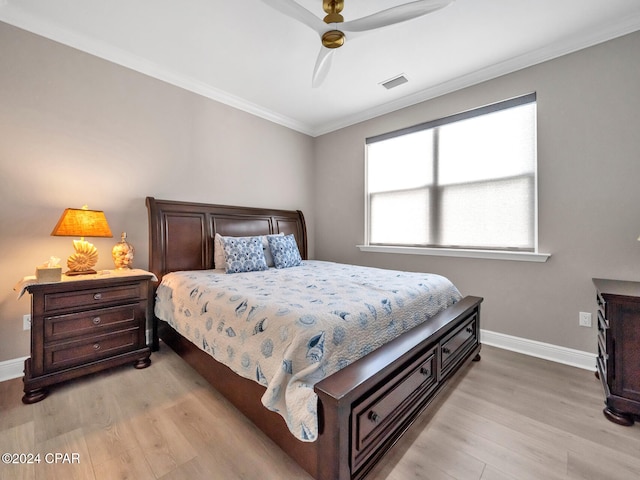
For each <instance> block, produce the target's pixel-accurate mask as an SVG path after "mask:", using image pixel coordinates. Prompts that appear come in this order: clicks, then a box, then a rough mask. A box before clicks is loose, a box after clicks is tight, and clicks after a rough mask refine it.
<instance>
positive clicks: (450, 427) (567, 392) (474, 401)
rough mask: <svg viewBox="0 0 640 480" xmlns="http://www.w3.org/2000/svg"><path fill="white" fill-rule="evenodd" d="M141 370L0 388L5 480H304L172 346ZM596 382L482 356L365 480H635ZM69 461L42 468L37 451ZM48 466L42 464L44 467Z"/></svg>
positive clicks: (507, 356) (541, 364) (638, 467)
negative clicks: (28, 390)
mask: <svg viewBox="0 0 640 480" xmlns="http://www.w3.org/2000/svg"><path fill="white" fill-rule="evenodd" d="M152 360H153V364H152V365H151V367H150V368H147V369H145V370H135V369H133V368H130V367H123V368H118V369H114V370H111V371H109V372H106V373H102V374H98V375H95V376H92V377H90V378H86V379H81V380H76V381H73V382H69V383H67V384H65V385H62V386H60V387H57V388H55V389H53V391H52V393H51V395H50V396H49V397H48V398H47V399H45V400H44V401H42V402H40V403H37V404H34V405H23V404H22V403H21V401H20V398H21V394H22V391H21V389H22V382H21V380H20V379H16V380H10V381H7V382H2V383H0V453H4V452H16V453H33V454H35V453H40V454H41V459H42V463H40V464H35V465H33V464H32V465H4V464H0V478H2V479H11V480H14V479H21V478H25V479H47V480H50V479H60V480H71V479H81V480H88V479H100V480H102V479H131V480H145V479H162V480H170V479H171V480H173V479H185V480H198V479H207V480H208V479H225V480H231V479H248V480H251V479H259V480H271V479H273V480H288V479H301V480H303V479H304V480H309V478H310V477H309V476H308V475H307V474H306V473H305V472H304V471H302V470H301V469H300V468H299V467H298V466H297V465H296V464H295V463H294V462H293V461H291V460H290V459H289V458H288V457H287V456H286V455H285V454H283V453H282V452H281V451H280V450H279V449H278V447H276V446H275V445H274V444H272V443H271V442H270V441H269V440H268V439H266V438H265V436H264V435H263V434H262V433H260V432H259V431H257V430H256V429H255V428H254V427H253V426H252V425H251V424H250V423H249V422H248V421H247V420H246V419H244V417H242V416H241V415H240V414H239V413H238V412H237V411H236V410H235V409H233V408H232V407H231V406H230V405H229V404H228V403H227V402H226V401H225V400H224V399H222V398H221V397H220V395H219V394H218V393H217V392H216V391H215V390H213V389H212V388H211V387H209V386H208V384H207V383H206V382H205V381H203V380H202V378H201V377H200V376H199V375H198V374H197V373H195V372H194V371H193V370H191V368H190V367H188V366H187V365H186V364H185V363H184V362H183V361H182V360H181V359H180V358H178V357H177V356H176V355H175V354H174V353H173V352H172V351H171V350H170V349H169V348H167V347H166V346H164V345H162V348H161V350H160V352H157V353H154V354H153V355H152ZM600 390H601V389H600V386H599V383H598V381H597V380H596V378H595V377H594V375H593V373H591V372H587V371H584V370H579V369H575V368H572V367H567V366H563V365H558V364H554V363H551V362H547V361H544V360H539V359H535V358H531V357H526V356H523V355H518V354H515V353H512V352H508V351H504V350H499V349H495V348H491V347H486V346H485V347H483V351H482V361H480V362H479V363H473V364H472V366H471V368H470V369H469V370H468V372H467V373H466V374H465V375H464V377H462V378H461V379H460V380H459V382H458V383H457V384H456V385H455V386H454V388H452V389H450V390H449V391H448V392H447V395H445V396H443V397H442V398H440V399H439V401H438V408H437V411H435V413H431V414H429V415H423V416H422V417H421V418H420V420H419V421H418V422H417V423H416V424H415V425H414V426H413V427H412V429H411V430H410V431H409V432H408V434H407V435H405V437H404V438H403V439H402V440H401V441H400V442H399V443H398V444H397V445H396V446H395V447H394V449H393V450H392V451H391V452H390V453H389V454H388V455H387V457H386V458H385V460H384V461H383V463H382V464H381V465H380V466H379V467H378V468H377V469H376V470H374V471H373V472H372V474H371V475H370V477H368V479H367V480H383V479H386V480H406V479H438V480H439V479H465V480H466V479H470V480H471V479H473V480H478V479H482V480H504V479H517V480H526V479H536V480H539V479H544V480H551V479H594V480H614V479H620V480H631V479H638V478H640V424H636V426H634V427H621V426H617V425H614V424H612V423H610V422H608V421H607V420H606V419H605V418H604V417H603V415H602V413H601V410H602V406H603V404H602V403H603V402H602V393H601V391H600ZM47 453H63V454H64V453H67V454H69V455H71V454H77V455H78V457H79V460H80V462H79V463H75V464H47V463H45V457H44V456H45V454H47ZM50 458H51V457H49V459H50Z"/></svg>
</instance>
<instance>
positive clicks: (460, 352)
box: [438, 313, 479, 380]
mask: <svg viewBox="0 0 640 480" xmlns="http://www.w3.org/2000/svg"><path fill="white" fill-rule="evenodd" d="M478 330H479V329H478V317H477V315H476V314H475V313H474V314H473V315H471V316H470V317H469V318H468V319H467V320H466V321H465V322H464V323H463V324H462V325H461V326H460V327H458V328H456V329H455V330H454V331H453V332H451V333H450V334H449V335H447V336H446V337H445V338H444V339H443V340H442V342H441V345H442V347H441V349H440V351H441V354H442V370H441V376H440V378H439V379H438V380H442V379H443V378H445V377H446V376H447V375H449V372H451V370H454V369H455V367H456V366H457V365H458V364H460V363H461V362H463V361H464V360H465V358H467V355H468V353H469V352H470V351H471V350H473V349H474V348H476V346H477V345H478V342H479V340H478V339H479V331H478Z"/></svg>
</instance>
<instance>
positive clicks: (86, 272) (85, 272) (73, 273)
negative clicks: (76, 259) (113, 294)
mask: <svg viewBox="0 0 640 480" xmlns="http://www.w3.org/2000/svg"><path fill="white" fill-rule="evenodd" d="M96 273H98V272H96V271H95V270H83V271H81V272H78V271H74V270H69V271H68V272H65V275H66V276H67V277H75V276H76V275H95V274H96Z"/></svg>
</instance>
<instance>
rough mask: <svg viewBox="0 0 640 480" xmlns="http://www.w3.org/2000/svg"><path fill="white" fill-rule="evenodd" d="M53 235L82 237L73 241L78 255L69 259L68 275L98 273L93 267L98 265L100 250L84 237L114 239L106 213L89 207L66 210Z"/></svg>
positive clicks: (75, 254)
mask: <svg viewBox="0 0 640 480" xmlns="http://www.w3.org/2000/svg"><path fill="white" fill-rule="evenodd" d="M51 235H52V236H55V237H80V240H74V241H73V247H74V248H75V250H76V253H74V254H73V255H71V256H70V257H69V258H68V259H67V266H68V267H69V271H68V272H66V275H83V274H88V273H96V271H95V270H94V269H93V267H95V266H96V263H98V249H97V248H96V247H95V246H94V245H93V244H91V243H89V242H87V241H85V240H84V237H113V235H112V234H111V229H110V228H109V224H108V223H107V218H106V217H105V216H104V212H102V211H100V210H89V209H88V208H87V207H83V208H67V209H65V211H64V212H62V216H61V217H60V220H58V224H57V225H56V226H55V227H54V229H53V231H52V232H51Z"/></svg>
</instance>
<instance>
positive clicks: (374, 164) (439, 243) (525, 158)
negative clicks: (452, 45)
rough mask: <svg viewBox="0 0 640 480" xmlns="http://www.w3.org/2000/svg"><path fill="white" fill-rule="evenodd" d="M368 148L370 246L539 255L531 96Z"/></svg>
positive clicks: (375, 141) (382, 138)
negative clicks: (493, 251) (517, 252)
mask: <svg viewBox="0 0 640 480" xmlns="http://www.w3.org/2000/svg"><path fill="white" fill-rule="evenodd" d="M366 146H367V148H366V150H367V168H366V188H367V205H366V211H367V227H368V228H367V230H368V232H367V235H368V242H367V244H368V245H385V246H410V247H435V248H441V249H443V248H446V249H473V250H506V251H519V252H536V251H537V231H536V230H537V211H536V205H537V199H536V191H537V187H536V181H537V178H536V96H535V93H533V94H530V95H526V96H523V97H518V98H515V99H511V100H506V101H504V102H500V103H497V104H493V105H488V106H485V107H481V108H478V109H475V110H472V111H469V112H464V113H460V114H457V115H453V116H451V117H447V118H443V119H440V120H435V121H432V122H428V123H425V124H421V125H416V126H414V127H410V128H406V129H403V130H400V131H397V132H391V133H388V134H384V135H379V136H376V137H372V138H369V139H367V142H366Z"/></svg>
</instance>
